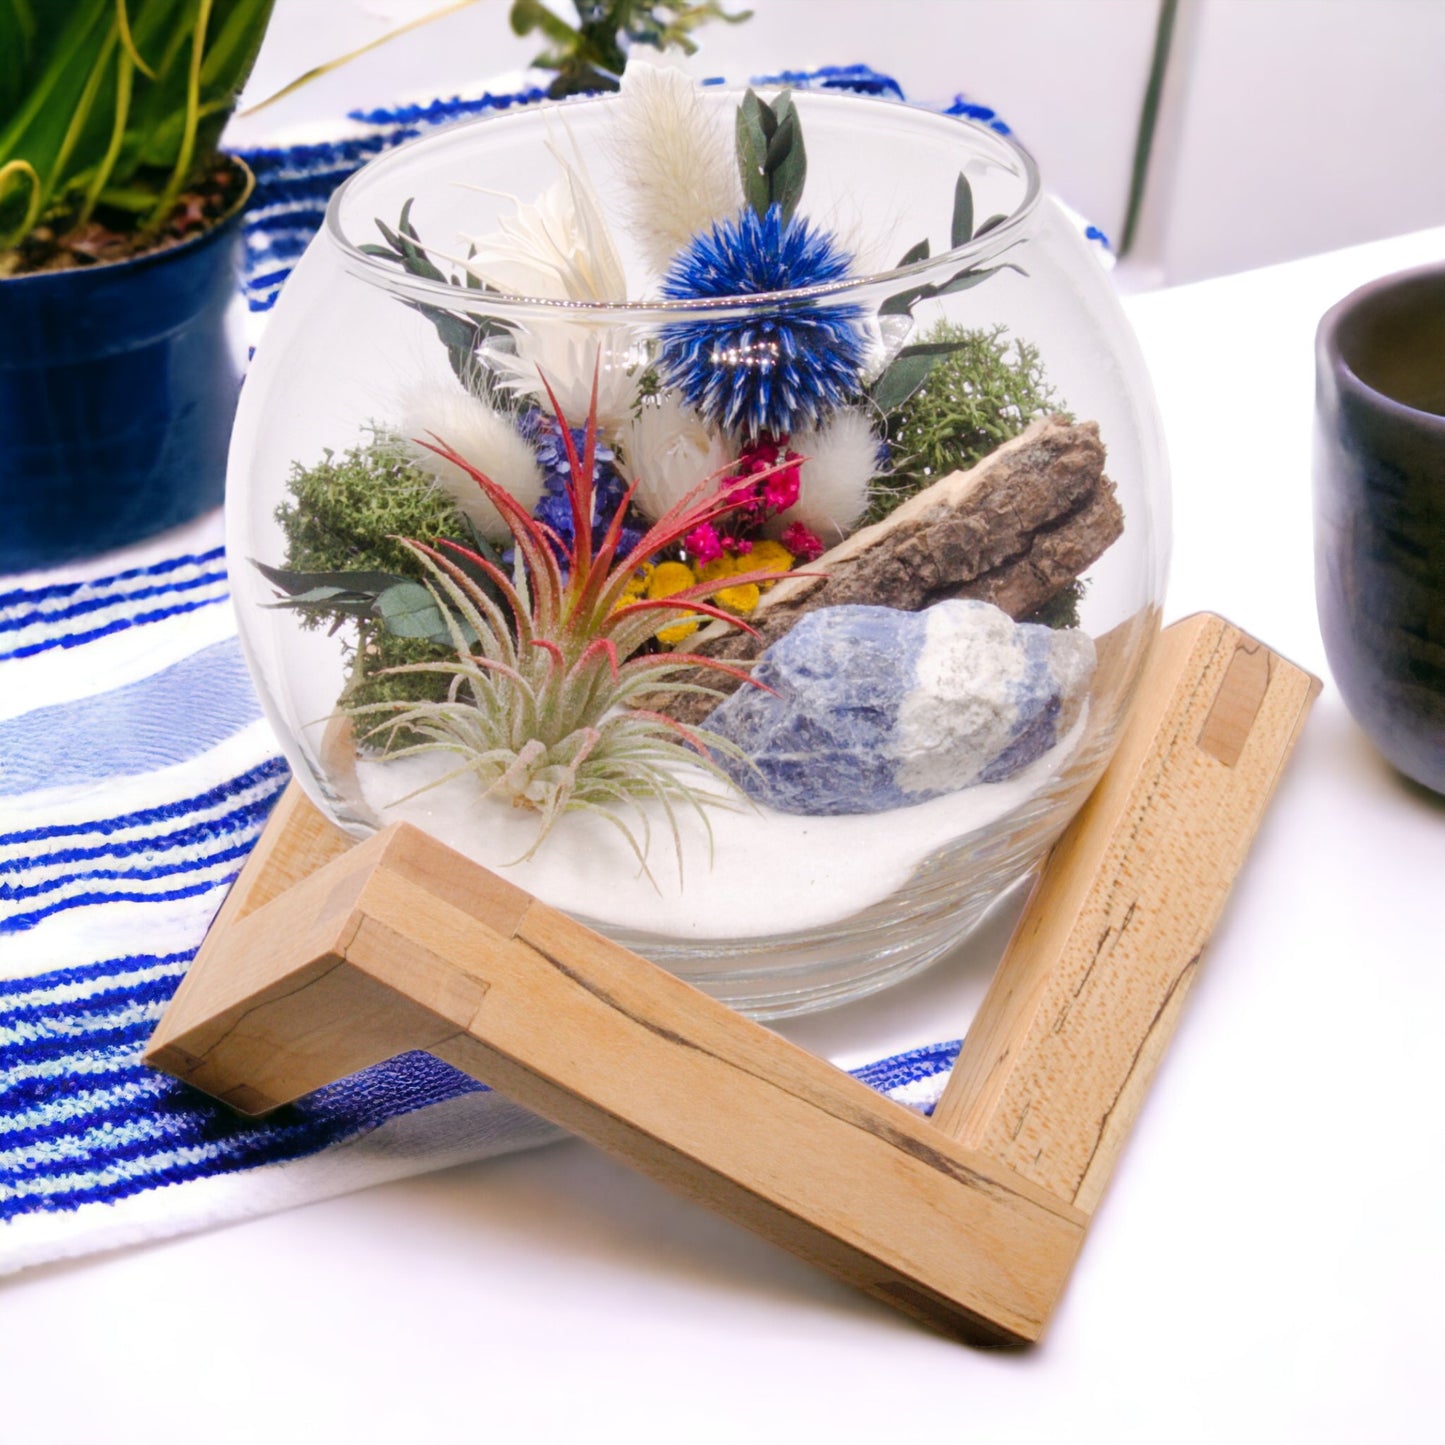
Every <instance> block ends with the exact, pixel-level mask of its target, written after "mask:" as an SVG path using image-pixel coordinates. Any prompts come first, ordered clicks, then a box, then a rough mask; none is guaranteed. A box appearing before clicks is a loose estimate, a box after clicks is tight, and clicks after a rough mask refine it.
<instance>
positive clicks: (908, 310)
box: [878, 286, 933, 316]
mask: <svg viewBox="0 0 1445 1445" xmlns="http://www.w3.org/2000/svg"><path fill="white" fill-rule="evenodd" d="M932 295H933V287H931V286H910V287H909V288H908V290H906V291H899V292H897V293H896V294H895V295H893V296H890V297H889V298H888V299H887V300H886V301H885V302H884V303H883V304H882V305H881V306H880V307H879V308H878V314H879V315H880V316H911V315H912V314H913V308H914V306H915V304H916V303H917V302H918V300H919V298H920V297H922V296H932Z"/></svg>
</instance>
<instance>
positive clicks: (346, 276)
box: [229, 68, 1167, 1015]
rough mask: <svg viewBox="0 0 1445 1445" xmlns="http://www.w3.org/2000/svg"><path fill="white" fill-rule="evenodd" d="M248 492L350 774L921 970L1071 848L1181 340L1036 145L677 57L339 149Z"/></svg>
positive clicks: (599, 915)
mask: <svg viewBox="0 0 1445 1445" xmlns="http://www.w3.org/2000/svg"><path fill="white" fill-rule="evenodd" d="M229 486H230V503H229V528H230V536H229V547H230V554H231V556H232V558H233V559H235V561H234V563H233V582H234V587H235V593H236V599H237V605H238V612H239V616H240V624H241V631H242V637H243V640H244V643H245V646H246V648H247V651H248V654H249V657H250V660H251V663H252V670H253V673H254V674H255V677H256V679H257V684H258V687H259V689H260V692H261V695H262V699H263V702H264V704H265V706H266V708H267V710H268V712H269V715H270V717H271V720H272V722H273V723H274V724H275V726H276V729H277V731H278V734H279V735H280V737H281V740H282V743H283V746H284V747H285V750H286V753H287V756H288V758H289V760H290V762H291V764H292V766H293V768H294V770H295V773H296V776H297V778H298V779H299V780H300V782H301V783H302V785H303V786H304V787H305V788H306V790H307V792H308V793H309V794H310V796H311V798H312V799H313V801H315V802H316V803H317V804H318V805H319V806H320V807H321V808H322V809H323V810H324V811H325V812H326V813H327V814H328V815H329V816H330V817H331V818H332V819H333V820H334V821H335V822H336V823H338V824H339V825H340V826H341V827H343V828H345V829H347V830H348V831H350V832H352V833H354V834H357V835H361V834H364V833H366V832H368V831H370V830H374V829H376V828H379V827H383V826H385V825H386V824H388V823H390V822H392V821H394V820H398V819H406V820H409V821H411V822H413V823H415V824H417V825H419V826H421V827H422V828H424V829H426V830H427V831H429V832H431V833H432V834H434V835H435V836H437V837H438V838H440V839H441V840H442V841H444V842H446V843H448V844H450V845H451V846H453V847H455V848H456V849H458V850H459V851H461V852H462V853H465V854H467V855H469V856H471V857H473V858H475V859H476V860H478V861H479V862H481V863H483V864H485V865H487V866H488V867H491V868H494V869H496V870H498V871H499V872H501V873H502V874H503V875H504V876H506V877H508V878H509V879H511V880H512V881H514V882H516V883H518V884H520V885H521V886H522V887H525V888H527V889H529V890H530V891H532V892H533V893H535V894H537V895H538V896H539V897H541V898H542V899H544V900H545V901H546V902H548V903H550V904H553V905H554V906H557V907H560V908H563V909H566V910H567V911H569V912H571V913H573V914H575V915H576V916H578V917H580V918H582V919H583V920H585V921H586V922H588V923H590V924H592V925H593V926H595V927H597V928H599V929H600V930H601V931H603V932H605V933H607V934H609V935H611V936H612V937H614V938H617V939H619V940H620V941H622V942H624V943H626V944H627V945H628V946H630V947H632V948H634V949H636V950H637V951H638V952H640V953H642V954H644V955H646V956H648V957H650V958H652V959H653V960H654V961H656V962H658V963H660V964H662V965H664V966H665V967H668V968H670V969H672V970H674V971H675V972H677V973H679V974H681V975H682V976H684V977H685V978H687V979H689V980H690V981H692V982H694V983H696V984H697V985H698V986H700V987H702V988H704V989H706V990H708V991H710V992H713V993H715V994H717V995H718V996H720V997H722V998H724V999H726V1000H728V1001H729V1002H731V1003H733V1004H735V1005H737V1006H738V1007H741V1008H744V1009H747V1010H749V1011H751V1012H754V1013H757V1014H761V1015H778V1014H783V1013H787V1012H794V1011H799V1010H801V1009H805V1008H809V1007H816V1006H820V1005H821V1004H824V1003H827V1002H831V1001H835V1000H840V999H844V998H848V997H852V996H855V995H857V994H860V993H864V992H867V991H868V990H870V989H873V988H877V987H879V986H881V985H883V984H884V983H887V982H890V981H892V980H894V979H896V978H899V977H902V976H903V975H904V974H906V973H908V972H911V971H912V970H914V969H916V968H919V967H921V966H922V965H924V964H925V963H927V962H928V961H930V960H931V959H933V958H935V957H937V956H938V955H939V954H940V953H941V952H943V951H944V950H945V949H947V948H948V947H949V946H950V945H951V944H952V943H954V942H956V941H957V940H958V939H959V938H961V937H962V936H963V935H964V934H965V933H966V932H967V931H968V930H969V929H970V928H971V927H973V926H974V925H975V924H976V923H977V921H978V919H979V918H980V917H981V916H982V914H983V912H984V910H985V909H986V908H987V906H988V905H989V903H990V902H991V901H992V900H994V899H995V898H996V897H998V896H999V894H1000V893H1001V892H1002V891H1003V890H1004V889H1005V888H1006V887H1007V886H1008V885H1009V884H1010V883H1011V882H1013V881H1015V880H1016V879H1018V878H1019V877H1020V876H1022V874H1024V873H1025V872H1026V871H1027V870H1028V869H1029V867H1030V866H1031V865H1032V864H1034V863H1035V862H1036V861H1037V859H1038V858H1039V857H1040V855H1041V854H1042V852H1043V851H1044V850H1045V848H1046V847H1047V846H1048V844H1049V843H1050V842H1051V841H1052V839H1053V838H1054V837H1055V836H1056V835H1057V834H1058V832H1059V831H1060V830H1061V829H1062V827H1063V826H1064V824H1065V823H1066V822H1067V821H1068V819H1069V817H1070V816H1071V815H1072V813H1073V812H1074V810H1075V809H1076V808H1077V807H1078V805H1079V804H1080V803H1081V802H1082V800H1083V798H1084V796H1085V795H1086V794H1087V792H1088V790H1089V788H1090V787H1091V786H1092V784H1093V782H1094V781H1095V779H1096V778H1097V776H1098V774H1099V772H1100V771H1101V769H1102V767H1103V766H1104V764H1105V762H1106V761H1107V759H1108V756H1109V753H1110V750H1111V747H1112V745H1113V742H1114V739H1115V736H1116V733H1117V731H1118V728H1119V726H1120V723H1121V721H1122V718H1123V716H1124V713H1125V710H1126V708H1127V705H1128V702H1129V698H1130V694H1131V691H1132V688H1133V684H1134V681H1135V679H1136V677H1137V674H1138V672H1139V669H1140V667H1141V665H1142V662H1143V657H1144V653H1145V651H1146V650H1147V646H1148V643H1149V640H1150V638H1151V637H1152V634H1153V631H1154V629H1155V626H1156V619H1157V602H1158V599H1159V596H1160V593H1161V590H1162V586H1163V576H1164V562H1165V550H1166V543H1165V537H1166V530H1167V529H1166V507H1167V503H1166V497H1167V493H1166V481H1165V466H1164V460H1163V456H1162V450H1161V443H1160V438H1159V432H1158V427H1157V423H1156V417H1155V413H1154V410H1153V405H1152V401H1151V397H1150V392H1149V387H1148V383H1147V380H1146V378H1145V376H1144V373H1143V370H1142V365H1141V363H1140V361H1139V359H1138V357H1137V354H1136V351H1135V347H1134V344H1133V341H1132V338H1131V336H1130V335H1129V333H1128V330H1127V327H1126V325H1125V323H1124V321H1123V319H1122V316H1121V313H1120V311H1119V308H1118V305H1117V302H1116V301H1115V299H1114V297H1113V294H1112V291H1111V289H1110V287H1109V284H1108V281H1107V279H1106V277H1105V276H1104V275H1103V273H1102V271H1101V269H1100V267H1099V266H1098V264H1097V261H1096V259H1095V257H1094V256H1092V255H1091V254H1090V253H1089V247H1088V245H1087V243H1086V242H1085V241H1084V240H1083V238H1082V237H1081V236H1080V234H1079V233H1078V231H1077V229H1076V228H1075V226H1074V225H1073V224H1072V223H1071V221H1070V220H1069V219H1068V218H1067V217H1066V216H1065V215H1064V214H1063V213H1062V212H1061V210H1060V209H1059V208H1058V207H1057V206H1056V205H1055V204H1053V203H1052V202H1051V201H1049V200H1048V199H1047V198H1046V197H1044V196H1043V195H1042V194H1041V192H1040V188H1039V184H1038V179H1037V176H1036V173H1035V171H1034V168H1033V165H1032V163H1031V162H1030V160H1029V159H1028V157H1027V156H1026V155H1025V154H1024V153H1023V152H1022V151H1020V150H1019V149H1018V148H1017V147H1016V146H1015V145H1014V144H1013V143H1012V142H1010V141H1009V140H1007V139H1006V138H1004V137H1003V136H1001V135H998V134H996V133H994V132H993V131H991V130H989V129H987V128H984V127H981V126H978V125H975V124H972V123H970V122H967V121H962V120H958V119H954V118H951V117H945V116H940V115H937V114H934V113H930V112H927V111H922V110H918V109H914V108H911V107H907V106H904V105H900V104H894V103H890V102H884V101H878V100H870V99H863V98H859V97H855V96H846V95H838V94H829V93H796V94H789V93H787V92H782V93H779V94H772V95H768V96H759V95H756V94H754V93H753V92H746V93H734V92H729V91H725V90H720V89H711V88H708V89H695V88H693V87H692V86H691V84H690V83H689V82H688V81H686V80H685V79H684V78H683V77H682V76H681V75H680V74H678V73H677V72H672V71H665V70H655V69H647V68H643V69H638V68H630V69H629V72H628V76H627V78H626V80H625V83H624V88H623V91H622V93H621V94H620V95H617V96H608V97H605V98H600V99H586V100H578V101H571V102H567V103H565V104H562V105H559V106H547V107H541V108H532V109H526V110H520V111H517V112H513V113H507V114H503V115H500V116H495V117H491V118H488V119H485V120H482V121H479V122H474V123H470V124H465V125H461V126H457V127H455V128H452V129H449V130H446V131H441V132H438V133H436V134H434V135H431V136H428V137H426V138H424V139H422V140H419V141H415V142H413V143H411V144H410V145H407V146H404V147H401V148H400V149H398V150H396V151H394V152H392V153H390V154H388V155H386V156H384V157H383V158H381V159H380V160H378V161H375V162H373V163H372V164H371V165H369V166H368V167H366V168H365V169H364V170H363V171H361V172H359V173H358V174H357V175H356V176H355V177H354V178H353V179H352V180H350V181H349V182H348V183H347V184H346V185H344V186H343V187H342V188H341V189H340V190H339V191H338V192H337V193H336V195H335V197H334V198H333V200H332V202H331V205H330V209H329V212H328V215H327V223H326V226H325V229H324V231H323V232H322V234H321V235H320V236H319V237H318V238H317V239H316V241H315V242H314V243H313V245H312V246H311V248H310V250H309V251H308V252H307V254H306V256H305V257H304V259H303V260H302V262H301V264H300V265H299V266H298V268H297V270H296V272H295V274H294V275H293V277H292V278H291V280H290V281H289V282H288V284H287V286H286V289H285V292H284V294H283V296H282V298H281V301H280V303H279V305H278V307H277V310H276V313H275V315H274V317H273V319H272V321H271V323H270V327H269V330H268V333H267V335H266V337H265V340H264V344H263V346H262V348H261V349H260V351H259V353H258V355H257V357H256V361H255V365H254V368H253V371H252V374H251V376H250V378H249V380H248V382H247V385H246V388H245V395H244V397H243V401H242V410H241V415H240V418H239V421H238V426H237V434H236V440H235V444H234V447H233V452H232V458H231V473H230V479H229Z"/></svg>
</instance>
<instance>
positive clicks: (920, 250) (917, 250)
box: [898, 236, 929, 269]
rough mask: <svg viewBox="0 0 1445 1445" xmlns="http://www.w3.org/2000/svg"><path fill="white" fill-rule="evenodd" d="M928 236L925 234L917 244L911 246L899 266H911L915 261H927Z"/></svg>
mask: <svg viewBox="0 0 1445 1445" xmlns="http://www.w3.org/2000/svg"><path fill="white" fill-rule="evenodd" d="M928 255H929V251H928V237H927V236H925V237H924V238H923V239H922V240H921V241H920V242H919V243H918V244H917V245H916V246H910V247H909V248H908V249H907V250H906V251H905V252H904V253H903V257H902V259H901V260H900V261H899V262H898V265H899V268H900V269H902V268H903V267H904V266H911V265H913V263H914V262H915V261H926V260H927V259H928Z"/></svg>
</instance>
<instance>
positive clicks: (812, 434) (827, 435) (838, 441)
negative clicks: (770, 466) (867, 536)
mask: <svg viewBox="0 0 1445 1445" xmlns="http://www.w3.org/2000/svg"><path fill="white" fill-rule="evenodd" d="M788 449H789V450H790V451H794V452H797V453H799V454H800V455H802V456H805V457H807V458H808V460H807V461H805V462H804V463H803V465H802V468H801V470H800V471H799V473H798V481H799V493H798V501H797V504H796V505H795V506H792V507H789V508H788V510H787V511H786V512H784V513H782V515H781V516H779V517H778V518H777V519H776V525H777V526H778V527H786V526H787V525H788V523H790V522H801V523H802V524H803V525H804V526H805V527H807V528H808V529H809V531H812V532H815V533H817V535H818V536H819V537H821V538H822V539H823V541H824V542H825V543H827V544H828V545H829V546H832V545H833V544H835V543H837V542H841V541H842V540H843V538H844V537H845V536H846V535H847V533H848V529H849V528H850V527H851V526H852V525H853V524H854V523H855V522H856V521H857V520H858V518H859V517H861V516H862V515H863V513H864V511H865V510H866V509H867V506H868V483H869V482H870V481H871V480H872V479H873V477H874V475H875V474H876V473H877V471H878V454H879V445H878V437H877V435H876V433H875V432H874V430H873V427H872V426H871V424H870V423H869V420H868V415H867V413H866V412H864V411H860V410H858V409H857V408H856V407H843V408H841V409H839V410H838V411H835V412H834V413H833V414H832V415H831V416H829V417H828V419H827V420H826V421H825V422H824V423H823V424H822V426H820V427H817V428H809V429H807V430H805V431H798V432H794V433H793V435H792V437H791V439H790V440H789V442H788Z"/></svg>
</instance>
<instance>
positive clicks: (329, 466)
mask: <svg viewBox="0 0 1445 1445" xmlns="http://www.w3.org/2000/svg"><path fill="white" fill-rule="evenodd" d="M287 489H288V490H289V491H290V493H291V500H290V501H286V502H282V503H281V505H280V506H279V507H277V508H276V520H277V521H278V522H279V523H280V524H281V527H282V530H283V531H284V532H285V533H286V566H287V567H288V568H289V569H291V570H292V571H296V572H394V573H397V574H398V575H400V576H404V577H417V578H420V577H421V576H422V568H421V566H420V564H419V563H418V562H417V560H416V558H415V557H413V556H412V554H411V553H410V552H408V551H407V549H406V548H405V547H403V546H402V545H401V543H400V542H398V541H396V540H394V539H395V538H396V537H414V538H416V539H417V540H419V541H424V542H425V541H431V540H433V539H434V538H437V537H465V536H466V535H467V532H466V528H465V525H464V524H463V522H462V520H461V518H460V517H459V516H458V515H457V511H456V508H455V507H454V506H453V505H452V503H451V501H450V499H449V498H448V497H447V496H446V495H445V494H444V493H442V492H440V491H438V490H437V488H436V487H434V486H433V485H432V484H431V482H430V480H429V479H428V478H427V476H426V473H424V472H423V471H422V470H421V469H420V468H419V467H417V466H416V465H414V464H413V463H412V462H411V461H410V460H409V459H408V457H407V454H406V449H405V446H404V444H403V443H402V442H401V440H400V439H399V438H397V437H394V436H390V435H388V434H386V433H385V432H376V433H374V434H373V436H372V439H371V441H369V442H365V443H363V444H362V445H360V446H355V447H351V448H349V449H348V450H347V451H346V452H344V453H343V454H341V455H340V456H338V455H337V454H336V453H335V452H332V451H329V450H328V451H327V452H326V454H325V456H324V457H323V459H322V460H321V461H319V462H317V463H316V464H315V465H314V466H310V467H304V466H302V465H301V464H300V463H297V464H296V465H295V466H294V467H293V468H292V472H291V479H290V481H289V482H288V483H287Z"/></svg>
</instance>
